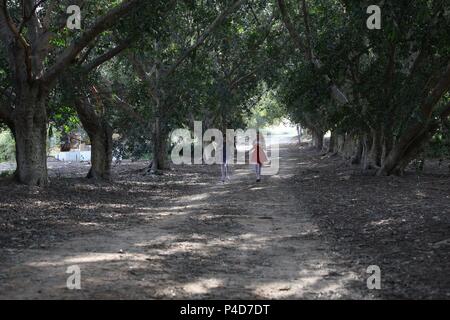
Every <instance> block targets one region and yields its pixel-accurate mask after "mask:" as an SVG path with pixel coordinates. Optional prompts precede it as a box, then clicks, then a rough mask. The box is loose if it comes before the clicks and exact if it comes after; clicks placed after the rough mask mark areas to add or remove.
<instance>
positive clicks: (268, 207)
mask: <svg viewBox="0 0 450 320" xmlns="http://www.w3.org/2000/svg"><path fill="white" fill-rule="evenodd" d="M280 164H281V170H280V173H279V175H277V176H273V177H266V178H264V180H263V181H262V182H261V183H259V184H257V183H255V182H254V177H253V175H252V172H251V171H250V169H249V168H248V167H247V166H236V167H234V169H233V171H234V172H233V177H232V180H231V181H230V182H228V183H226V184H222V183H219V182H218V180H219V177H218V168H217V167H210V166H183V167H176V168H175V169H174V170H172V171H170V172H168V173H166V174H165V175H163V176H142V175H141V174H140V172H139V171H138V169H139V168H142V167H143V166H144V163H124V164H122V165H120V166H117V167H115V169H114V172H115V181H114V183H104V184H97V183H92V182H87V181H86V180H84V179H82V176H83V175H84V174H85V173H86V172H87V170H88V166H86V165H81V166H80V165H66V168H62V169H61V166H54V169H52V170H51V177H52V184H51V185H50V187H48V188H45V189H38V188H28V187H24V186H17V185H14V184H11V183H9V182H8V180H4V181H3V182H2V184H1V185H0V299H10V298H14V299H16V298H19V299H109V298H114V299H182V298H193V299H217V298H222V299H231V298H235V299H256V298H268V299H299V298H306V299H329V298H330V299H344V298H351V299H384V298H398V299H401V298H415V299H422V298H444V299H450V278H449V277H448V275H449V271H450V176H449V174H448V173H446V172H445V171H442V172H440V171H439V170H437V171H432V172H425V173H421V174H416V173H409V174H408V175H407V176H405V177H401V178H399V177H372V176H363V175H362V174H361V173H359V172H358V171H357V170H356V169H355V168H354V167H351V166H347V165H346V162H344V161H342V160H340V159H339V158H337V157H321V156H320V155H318V154H317V153H315V152H313V151H311V150H308V149H299V148H298V147H297V146H293V145H290V146H284V147H283V149H282V150H281V162H280ZM71 265H78V266H80V268H81V271H82V276H81V285H82V290H75V291H71V290H68V289H67V288H66V279H67V277H68V276H69V275H68V274H66V273H65V272H66V270H67V267H68V266H71ZM369 265H378V266H380V268H381V270H382V289H381V290H379V291H371V290H368V289H367V287H366V278H367V277H368V275H367V274H366V268H367V267H368V266H369Z"/></svg>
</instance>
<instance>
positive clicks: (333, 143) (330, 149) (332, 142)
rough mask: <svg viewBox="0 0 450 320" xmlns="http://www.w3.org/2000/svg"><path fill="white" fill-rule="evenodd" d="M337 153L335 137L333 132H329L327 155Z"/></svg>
mask: <svg viewBox="0 0 450 320" xmlns="http://www.w3.org/2000/svg"><path fill="white" fill-rule="evenodd" d="M335 152H337V135H336V133H335V131H331V136H330V142H329V144H328V153H335Z"/></svg>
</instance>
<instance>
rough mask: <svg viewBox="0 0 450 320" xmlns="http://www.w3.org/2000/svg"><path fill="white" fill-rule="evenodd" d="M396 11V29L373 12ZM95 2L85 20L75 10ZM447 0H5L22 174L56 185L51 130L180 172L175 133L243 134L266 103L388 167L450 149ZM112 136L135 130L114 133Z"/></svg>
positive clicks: (3, 36)
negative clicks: (73, 19)
mask: <svg viewBox="0 0 450 320" xmlns="http://www.w3.org/2000/svg"><path fill="white" fill-rule="evenodd" d="M372 4H377V5H379V6H380V8H381V13H382V16H381V19H382V20H381V29H380V30H371V29H369V28H367V25H366V21H367V19H368V17H369V15H368V13H367V11H366V9H367V8H368V7H369V6H370V5H372ZM70 5H77V6H79V7H80V9H81V13H82V15H81V22H82V25H81V29H80V30H77V29H75V30H72V29H69V28H68V27H67V24H66V22H67V19H68V18H69V16H70V14H68V13H67V8H68V7H69V6H70ZM448 30H450V3H449V2H448V1H447V0H429V1H403V0H400V1H386V0H382V1H377V3H372V2H371V1H366V0H362V1H360V0H314V1H313V0H309V1H308V0H169V1H163V0H122V1H106V0H70V1H69V0H61V1H56V0H1V1H0V43H1V45H0V120H1V122H2V125H4V126H5V127H8V128H9V129H10V130H11V132H12V136H13V138H14V140H15V145H16V149H15V152H16V157H15V160H16V162H17V169H16V172H15V178H16V179H17V181H18V182H19V183H23V184H27V185H37V186H45V185H46V184H47V183H48V175H47V143H48V136H49V134H50V132H52V131H54V130H61V128H67V126H70V125H73V119H74V117H75V118H76V119H78V120H79V122H80V124H81V125H82V127H83V128H84V130H85V131H86V132H87V134H88V136H89V139H90V141H91V144H92V161H91V170H90V171H89V174H88V178H95V179H110V178H111V162H112V159H113V153H114V152H118V153H122V154H127V155H129V156H130V155H135V154H137V155H142V154H150V155H151V159H152V165H151V167H150V168H149V171H151V172H158V171H161V170H165V169H166V168H167V166H168V163H167V159H166V157H167V153H168V148H169V135H170V132H171V131H172V130H173V129H175V128H180V127H192V125H193V122H194V121H195V120H202V121H203V122H204V127H205V128H204V129H207V128H211V127H216V128H219V129H223V128H240V127H243V126H245V124H246V123H248V122H246V119H248V117H249V116H250V115H251V114H252V112H254V111H255V108H266V111H267V112H266V114H268V115H269V116H268V117H272V118H280V117H287V118H289V119H290V120H291V121H292V122H294V123H299V124H301V125H302V126H303V127H306V128H308V129H309V130H310V131H311V132H312V134H313V141H314V145H315V146H316V147H317V148H318V149H320V150H322V149H323V148H324V142H323V139H324V135H325V133H326V132H328V131H330V132H331V138H330V142H329V146H328V149H327V150H326V151H328V152H331V153H338V154H340V155H342V156H344V157H347V158H349V161H352V163H353V164H355V165H361V166H362V168H363V169H364V170H373V171H374V172H375V173H377V174H380V175H391V174H401V173H402V172H403V171H404V170H405V168H406V167H407V165H408V164H409V163H410V162H411V161H412V160H413V159H415V158H417V157H419V156H421V154H422V153H423V152H428V153H427V154H430V148H434V149H433V152H434V153H433V156H442V155H445V154H447V155H448V146H449V143H448V141H449V135H450V133H449V128H450V119H449V116H450V94H449V89H450V36H449V35H448ZM113 134H117V136H119V137H120V138H119V139H118V141H115V142H114V141H113Z"/></svg>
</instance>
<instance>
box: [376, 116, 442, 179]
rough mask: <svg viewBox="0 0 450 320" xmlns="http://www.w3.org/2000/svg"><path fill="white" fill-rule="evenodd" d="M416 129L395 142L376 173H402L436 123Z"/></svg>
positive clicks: (429, 136) (428, 137) (432, 131)
mask: <svg viewBox="0 0 450 320" xmlns="http://www.w3.org/2000/svg"><path fill="white" fill-rule="evenodd" d="M416 130H417V131H416V132H415V133H413V131H410V132H409V134H408V135H405V136H403V139H400V140H399V142H397V144H396V145H395V146H394V147H393V148H392V150H391V152H390V153H389V155H388V156H387V157H386V159H385V161H384V164H383V167H381V168H380V170H379V171H378V175H391V174H397V175H401V174H403V171H404V170H405V168H406V167H407V166H408V164H409V163H410V162H411V161H412V160H413V159H414V157H415V156H417V155H418V154H419V153H420V151H421V150H422V148H423V146H424V145H425V144H426V143H427V142H428V141H429V140H430V138H431V136H432V135H433V134H434V132H436V130H437V123H433V124H429V125H428V126H425V127H424V128H419V127H416ZM407 138H409V139H407Z"/></svg>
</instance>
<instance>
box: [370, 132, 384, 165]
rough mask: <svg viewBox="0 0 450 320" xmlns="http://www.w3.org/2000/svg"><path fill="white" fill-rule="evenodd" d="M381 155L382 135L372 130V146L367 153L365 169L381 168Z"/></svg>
mask: <svg viewBox="0 0 450 320" xmlns="http://www.w3.org/2000/svg"><path fill="white" fill-rule="evenodd" d="M382 153H383V146H382V135H381V132H380V131H378V130H372V146H371V148H370V152H369V158H368V163H367V169H372V168H379V167H381V156H382Z"/></svg>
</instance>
